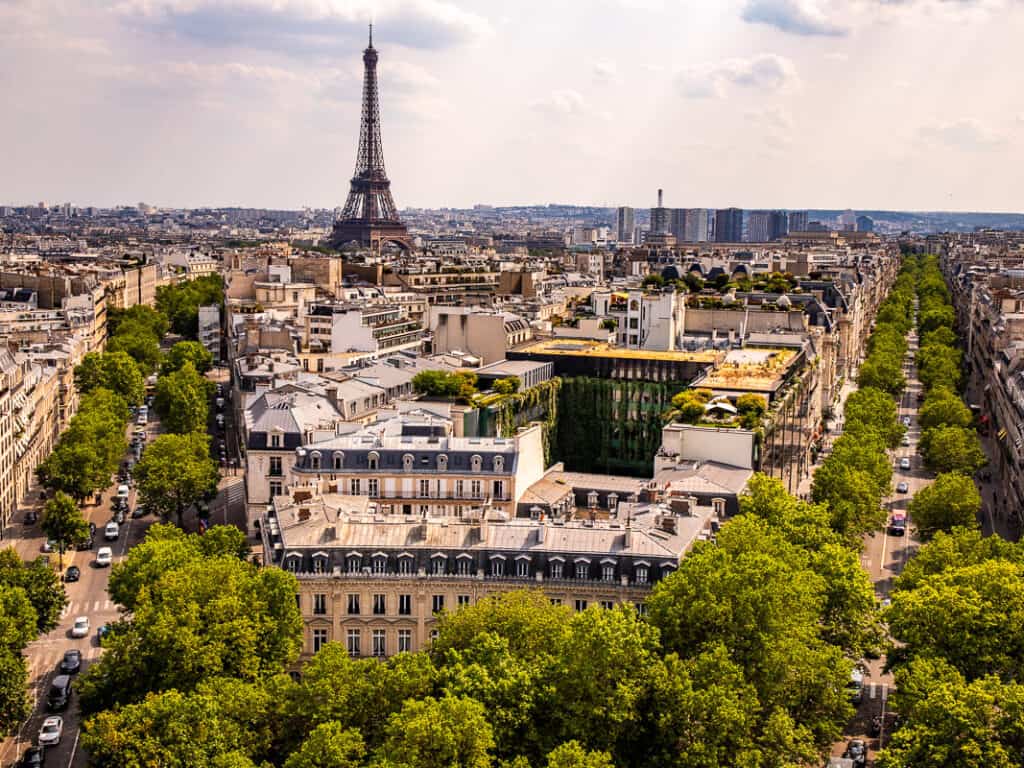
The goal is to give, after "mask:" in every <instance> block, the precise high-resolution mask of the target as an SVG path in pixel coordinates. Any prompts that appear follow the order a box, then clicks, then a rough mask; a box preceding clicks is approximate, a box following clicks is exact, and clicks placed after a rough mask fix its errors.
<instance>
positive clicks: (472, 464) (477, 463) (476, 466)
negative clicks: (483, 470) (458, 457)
mask: <svg viewBox="0 0 1024 768" xmlns="http://www.w3.org/2000/svg"><path fill="white" fill-rule="evenodd" d="M483 463H484V460H483V459H482V458H480V457H479V456H477V455H476V454H473V456H472V457H471V458H470V460H469V468H470V469H472V470H473V471H474V472H479V471H480V467H481V466H482V465H483Z"/></svg>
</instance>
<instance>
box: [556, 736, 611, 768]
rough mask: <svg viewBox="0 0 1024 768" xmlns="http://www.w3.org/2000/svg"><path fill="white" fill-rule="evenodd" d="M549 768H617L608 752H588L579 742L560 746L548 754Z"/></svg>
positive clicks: (570, 742) (568, 742) (569, 742)
mask: <svg viewBox="0 0 1024 768" xmlns="http://www.w3.org/2000/svg"><path fill="white" fill-rule="evenodd" d="M548 768H615V766H614V764H613V763H612V756H611V755H609V754H608V753H607V752H597V751H593V752H588V751H587V750H585V749H584V748H583V746H582V745H581V744H580V743H579V742H578V741H567V742H566V743H565V744H559V745H558V746H557V747H555V748H554V749H553V750H551V752H549V753H548Z"/></svg>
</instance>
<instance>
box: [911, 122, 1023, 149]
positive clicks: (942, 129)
mask: <svg viewBox="0 0 1024 768" xmlns="http://www.w3.org/2000/svg"><path fill="white" fill-rule="evenodd" d="M919 133H920V136H921V138H923V139H924V140H925V141H927V142H929V143H932V144H941V145H944V146H947V147H950V148H952V149H962V150H966V151H973V152H977V151H984V150H989V149H994V148H996V147H1000V146H1002V145H1003V144H1005V143H1006V137H1005V136H1003V135H1002V134H1000V133H997V132H995V131H993V130H992V129H990V128H989V127H987V126H986V125H984V124H982V123H981V122H979V121H978V120H975V119H973V118H963V119H961V120H956V121H953V122H949V123H935V124H929V125H926V126H923V127H922V128H921V129H920V131H919Z"/></svg>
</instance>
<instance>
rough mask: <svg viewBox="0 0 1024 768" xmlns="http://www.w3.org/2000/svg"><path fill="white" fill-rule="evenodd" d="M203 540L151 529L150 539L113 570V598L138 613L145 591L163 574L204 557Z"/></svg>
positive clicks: (159, 526)
mask: <svg viewBox="0 0 1024 768" xmlns="http://www.w3.org/2000/svg"><path fill="white" fill-rule="evenodd" d="M218 527H220V526H218ZM213 530H215V529H213V528H211V529H210V531H213ZM210 531H208V532H207V534H204V537H205V536H206V535H208V534H209V532H210ZM200 538H201V537H199V536H197V535H196V534H189V533H185V531H183V530H181V528H178V527H177V526H174V525H163V524H159V523H157V524H155V525H151V526H150V527H149V529H148V530H147V531H146V538H145V539H143V540H142V541H141V542H139V543H138V544H136V545H135V546H134V547H132V548H131V549H129V550H128V557H126V558H125V559H124V560H122V561H121V562H119V563H117V564H115V565H114V567H113V568H111V569H110V582H109V584H108V586H107V591H108V592H109V593H110V597H111V598H112V599H113V600H114V602H115V603H117V604H118V605H123V606H124V607H125V609H126V610H128V611H132V610H134V609H135V605H136V603H137V602H138V599H139V595H140V594H141V593H142V590H143V589H144V588H147V587H148V586H149V585H151V584H153V583H155V582H156V581H157V580H158V579H159V578H160V577H161V576H162V575H163V574H165V573H169V572H170V571H174V570H177V569H178V568H181V567H183V566H185V565H187V564H189V563H192V562H194V561H196V560H198V559H199V558H201V557H202V551H201V549H200V542H199V539H200Z"/></svg>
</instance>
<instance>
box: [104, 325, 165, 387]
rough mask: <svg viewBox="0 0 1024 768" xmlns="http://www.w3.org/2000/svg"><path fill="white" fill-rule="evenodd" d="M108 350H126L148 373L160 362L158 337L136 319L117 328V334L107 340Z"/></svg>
mask: <svg viewBox="0 0 1024 768" xmlns="http://www.w3.org/2000/svg"><path fill="white" fill-rule="evenodd" d="M107 351H108V352H126V353H127V354H128V355H129V356H130V357H131V358H132V359H133V360H134V361H135V363H136V364H137V365H138V366H139V370H140V371H142V373H143V374H145V375H147V376H148V375H149V374H151V373H153V371H155V370H156V367H157V365H158V364H159V363H160V339H159V337H157V335H156V334H155V333H153V331H151V330H150V329H149V328H148V327H146V326H145V325H143V324H142V323H139V322H137V321H132V320H129V321H126V322H123V323H121V326H120V327H119V328H118V334H117V336H114V337H112V338H111V339H110V340H109V341H108V342H107Z"/></svg>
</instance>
